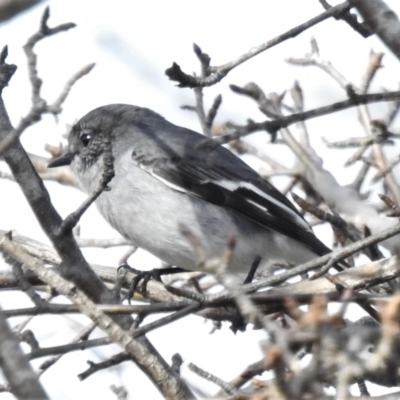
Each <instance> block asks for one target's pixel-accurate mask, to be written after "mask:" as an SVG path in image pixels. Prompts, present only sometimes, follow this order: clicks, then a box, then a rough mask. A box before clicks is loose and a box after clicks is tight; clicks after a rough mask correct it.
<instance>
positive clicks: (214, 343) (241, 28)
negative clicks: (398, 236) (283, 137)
mask: <svg viewBox="0 0 400 400" xmlns="http://www.w3.org/2000/svg"><path fill="white" fill-rule="evenodd" d="M336 3H338V2H336ZM336 3H335V4H336ZM387 3H388V4H389V5H390V6H391V7H392V8H393V9H394V10H395V11H397V13H398V14H400V4H399V3H398V2H396V0H391V1H387ZM45 5H49V6H50V19H49V25H50V26H55V25H58V24H60V23H65V22H74V23H76V24H77V27H76V28H75V29H72V30H70V31H68V32H64V33H61V34H59V35H56V36H53V37H51V38H48V39H46V40H44V41H43V42H40V43H39V44H38V45H37V48H36V53H37V55H38V70H39V75H40V76H41V77H42V79H43V90H42V93H43V96H44V98H46V99H47V100H48V102H49V103H51V102H52V101H53V100H54V99H55V98H56V97H57V96H58V94H59V93H60V90H61V88H62V87H63V85H64V83H65V82H66V81H67V80H68V79H69V78H70V76H72V75H73V74H74V73H75V72H76V71H77V70H79V69H80V68H82V67H83V66H85V65H87V64H89V63H93V62H95V63H96V66H95V68H94V69H93V71H92V72H91V73H90V74H89V75H88V76H86V77H85V78H83V79H82V80H80V81H79V82H78V83H77V84H76V85H75V87H74V88H73V90H72V92H71V94H70V96H69V97H68V99H67V100H66V102H65V103H64V105H63V113H62V114H61V115H60V116H59V119H58V121H55V120H54V118H53V117H51V116H45V117H44V118H43V120H42V121H41V122H40V123H39V124H37V125H35V126H33V127H31V128H30V129H29V130H27V131H26V132H25V133H24V135H23V137H22V139H21V140H22V143H23V144H24V146H25V147H26V149H27V150H28V151H29V152H32V153H36V154H41V155H47V153H46V152H45V150H44V144H45V143H49V144H52V145H58V144H59V143H60V142H63V143H65V139H64V138H63V135H64V134H65V132H66V131H67V126H68V125H70V124H72V123H74V122H75V121H76V120H77V119H79V118H80V117H81V116H83V115H85V114H86V113H87V112H88V111H90V110H92V109H94V108H96V107H99V106H102V105H105V104H111V103H128V104H135V105H139V106H143V107H149V108H151V109H153V110H155V111H157V112H158V113H160V114H162V115H163V116H164V117H166V118H167V119H168V120H170V121H171V122H173V123H175V124H178V125H182V126H185V127H188V128H191V129H194V130H197V131H199V130H200V125H199V122H198V120H197V119H196V116H195V115H194V113H192V112H189V111H185V110H182V109H181V106H182V105H188V104H189V105H193V104H194V94H193V92H192V91H191V90H190V89H181V88H178V87H177V86H176V84H175V83H174V82H171V81H169V80H168V78H167V77H166V75H165V73H164V71H165V69H167V68H168V67H170V66H171V65H172V63H173V62H177V63H178V64H179V65H180V66H181V67H182V69H183V70H184V71H186V72H188V73H192V72H196V73H199V71H200V68H199V63H198V60H197V58H196V56H195V55H194V53H193V51H192V46H193V43H196V44H198V45H199V46H200V47H201V48H202V50H203V51H204V52H206V53H208V54H209V55H210V57H211V64H212V65H220V64H224V63H226V62H228V61H230V60H232V59H234V58H236V57H238V56H239V55H241V54H243V53H245V52H247V51H249V50H250V49H251V48H252V47H253V46H256V45H259V44H261V43H263V42H265V41H266V40H269V39H271V38H273V37H275V36H276V35H278V34H280V33H283V32H285V31H286V30H288V29H290V28H292V27H294V26H296V25H298V24H300V23H303V22H304V21H306V20H308V19H310V18H312V17H314V16H316V15H318V14H320V13H321V12H322V11H323V10H322V7H321V5H320V3H319V2H318V1H317V0H303V1H298V0H280V1H272V0H267V1H265V0H263V1H262V0H248V1H246V2H232V1H227V0H219V1H217V2H216V1H211V0H202V1H194V0H192V1H191V2H188V1H184V0H170V1H162V0H148V1H145V2H144V1H135V0H133V1H127V0H114V1H113V2H109V1H105V0H97V1H96V0H83V1H82V0H69V1H62V0H52V1H47V2H44V3H42V4H40V5H39V6H37V7H34V8H32V9H30V10H29V11H27V12H24V13H23V14H21V15H20V16H18V17H16V18H14V19H12V20H10V21H8V22H6V23H3V24H2V25H0V46H1V47H2V46H4V45H8V49H9V56H8V59H7V61H8V62H9V63H14V64H16V65H17V66H18V69H17V72H16V73H15V75H14V77H13V78H12V81H11V83H10V86H9V87H8V88H7V89H6V90H5V92H4V99H5V102H6V106H7V110H8V112H9V115H10V117H11V120H12V122H13V123H14V124H17V123H18V122H19V120H20V118H21V117H23V116H24V115H25V114H26V113H27V111H28V110H29V107H30V89H29V85H28V77H27V68H26V59H25V56H24V53H23V50H22V46H23V44H24V43H25V42H26V40H27V38H28V37H29V36H30V35H31V34H33V33H34V32H35V31H36V30H37V28H38V26H39V21H40V17H41V15H42V13H43V9H44V7H45ZM311 37H314V38H315V39H316V40H317V42H318V45H319V48H320V52H321V54H322V56H323V57H324V58H326V59H327V60H330V61H331V62H332V64H333V65H334V66H335V67H336V68H337V69H338V70H339V71H341V73H342V74H343V75H345V76H346V77H347V79H348V80H349V81H351V82H353V83H354V84H356V85H357V84H358V83H359V82H360V79H361V76H362V74H363V72H364V70H365V68H366V65H367V63H368V56H369V53H370V51H371V49H373V50H374V51H383V52H384V53H385V56H384V60H383V65H384V68H383V69H382V70H381V71H380V72H379V74H378V76H377V78H376V80H375V81H374V83H373V85H372V87H371V90H372V91H381V90H383V89H388V90H396V89H397V88H398V84H399V80H398V60H397V59H395V57H394V56H392V55H391V54H390V52H389V51H388V50H387V49H386V48H385V47H384V46H383V45H382V44H381V43H380V41H379V39H377V38H376V37H370V38H368V39H364V38H362V37H361V36H359V35H358V34H357V33H356V32H354V31H353V30H352V29H351V28H350V27H348V26H347V25H346V24H345V23H344V22H340V21H336V20H328V21H325V22H323V23H322V24H319V25H317V26H316V27H314V28H312V29H310V30H308V31H306V32H304V33H303V34H301V35H299V36H298V37H296V38H294V39H290V40H288V41H286V42H284V43H283V44H281V45H279V46H277V47H275V48H272V49H270V50H268V51H267V52H265V53H263V54H261V55H259V56H257V57H255V58H253V59H252V60H250V61H249V62H247V63H245V64H243V65H241V66H239V67H238V68H236V69H235V70H233V71H232V72H231V73H230V74H229V75H228V76H227V77H226V78H225V79H224V80H223V81H222V82H221V83H220V84H219V85H216V86H213V87H211V88H207V89H205V90H204V98H205V104H206V107H210V105H211V104H212V102H213V99H214V98H215V96H216V95H218V94H222V96H223V102H222V106H221V108H220V111H219V113H218V116H217V120H216V123H218V124H222V123H224V122H226V121H232V122H235V123H238V124H243V123H245V122H246V120H247V119H248V118H251V119H254V120H255V121H262V120H263V119H264V118H263V115H262V114H261V113H260V112H259V111H258V109H257V106H256V105H255V104H254V103H253V102H251V101H250V100H248V99H246V98H244V97H242V96H239V95H236V94H233V93H232V92H231V90H230V89H229V85H230V84H235V85H238V86H243V85H245V84H246V83H248V82H251V81H252V82H256V83H257V84H258V85H259V86H260V87H261V88H262V89H263V90H264V91H265V92H266V93H270V92H277V93H282V92H284V91H285V90H287V89H288V88H290V87H291V86H292V85H293V83H294V81H296V80H297V81H299V82H300V84H301V85H302V88H303V92H304V96H305V105H306V108H308V109H310V108H314V107H318V106H322V105H326V104H329V103H332V102H335V101H340V100H343V99H344V98H345V93H344V92H343V90H342V89H340V87H339V86H338V85H337V84H336V83H335V82H334V81H333V79H332V78H331V77H329V76H327V75H326V74H325V73H323V72H321V71H320V70H318V69H316V68H313V67H307V68H305V67H296V66H292V65H289V64H288V63H287V62H286V61H285V60H286V59H287V58H289V57H300V58H301V57H302V56H304V54H306V53H307V52H309V51H310V39H311ZM371 110H372V115H373V117H374V116H379V115H380V114H379V113H381V112H382V111H384V110H385V104H379V105H377V106H373V107H371ZM308 128H309V131H310V135H311V140H312V143H313V146H314V148H315V149H316V151H317V153H318V154H319V155H321V156H322V157H323V160H324V166H325V167H326V168H327V169H329V170H331V171H334V173H335V176H336V177H337V179H338V180H339V182H340V183H341V184H343V185H344V184H348V183H350V182H351V181H352V179H354V176H355V174H356V172H357V170H358V168H359V166H358V167H353V168H347V169H345V168H344V167H343V166H342V165H343V163H344V161H345V159H346V157H348V156H349V155H350V154H351V150H350V151H348V150H344V151H340V153H339V152H335V151H330V152H327V151H326V147H325V146H324V144H323V142H322V139H321V138H322V137H325V138H326V139H328V140H332V141H333V140H340V139H344V138H348V137H349V136H362V135H363V131H362V128H361V125H360V124H359V122H358V120H357V114H356V111H355V110H347V111H344V112H341V113H338V114H335V115H331V116H327V117H324V118H317V119H314V120H312V121H310V122H309V123H308ZM248 140H249V141H250V142H251V143H253V144H256V145H257V146H258V147H259V148H260V149H261V150H262V151H266V152H267V153H269V154H270V155H272V156H274V157H276V159H278V160H279V161H280V162H282V163H283V164H285V165H287V166H288V167H291V166H292V165H293V163H294V158H293V156H292V155H291V154H290V152H289V151H288V150H287V149H285V148H284V147H283V146H281V145H272V144H270V143H269V137H268V135H265V134H264V133H259V134H255V135H252V136H251V137H249V138H248ZM245 160H246V161H247V162H249V163H250V165H251V166H253V167H254V168H256V169H258V168H261V167H262V168H267V166H265V165H263V164H262V163H260V162H259V161H258V160H256V159H254V158H252V157H250V156H248V157H245ZM274 183H275V184H277V185H278V186H279V185H283V183H284V180H282V179H278V180H276V181H274ZM0 185H1V186H0V190H1V192H2V193H6V196H4V195H3V196H1V197H0V204H1V207H0V221H1V224H0V229H4V230H8V229H15V230H17V231H18V232H20V233H21V234H24V235H26V236H31V237H33V238H35V239H36V240H41V241H44V242H46V243H48V240H47V238H46V237H45V235H44V233H43V232H42V231H41V230H40V227H39V226H38V223H37V222H36V220H35V218H34V216H33V214H32V213H31V211H30V209H29V207H28V206H27V203H26V200H25V199H24V197H23V196H22V193H21V191H20V189H19V188H18V187H17V185H16V184H15V183H13V182H10V181H6V180H3V181H1V180H0ZM46 186H47V188H48V190H49V191H50V195H51V198H52V201H53V202H54V204H55V206H56V208H57V210H58V211H59V212H60V214H61V215H62V216H66V215H68V214H69V213H70V212H72V211H73V210H74V209H75V208H76V207H77V206H78V205H79V204H80V203H81V202H82V201H83V199H84V198H85V197H84V195H83V194H82V193H80V192H79V191H78V190H74V189H70V188H66V187H62V186H61V185H59V184H56V183H51V182H47V183H46ZM374 199H375V201H376V197H372V201H373V200H374ZM80 225H81V235H82V237H88V238H89V237H103V238H110V237H118V233H117V232H115V231H113V230H112V229H111V228H110V227H109V226H108V225H107V223H106V222H105V221H103V220H102V218H101V217H100V215H99V214H98V212H97V210H96V208H95V207H91V208H90V209H89V211H88V212H87V213H86V214H85V215H84V217H83V218H82V220H81V224H80ZM316 232H317V235H318V236H320V237H321V239H322V240H324V241H326V243H327V244H328V245H330V243H331V237H330V236H329V232H328V230H326V229H324V228H322V229H320V230H317V231H316ZM124 251H125V249H124V248H115V249H106V250H99V249H85V251H84V252H85V255H86V256H87V258H88V260H89V261H90V262H94V263H101V264H105V265H117V262H118V259H119V258H120V257H121V255H122V254H123V253H124ZM131 262H132V263H133V264H134V265H135V267H139V266H140V267H141V268H142V266H143V269H150V268H153V267H157V266H159V264H160V262H159V260H157V259H155V258H154V257H152V256H150V255H148V254H146V253H145V252H143V251H139V252H138V253H137V254H136V255H135V256H134V257H132V259H131ZM3 268H7V266H3ZM0 303H1V305H2V306H3V307H4V308H13V307H16V305H17V304H18V306H24V305H25V306H26V305H27V304H29V301H27V300H26V299H25V298H24V297H23V296H21V295H19V294H17V293H7V294H0ZM21 320H23V319H14V320H13V321H12V322H13V323H15V324H16V323H18V322H20V321H21ZM54 321H58V322H59V323H55V322H54ZM87 324H88V321H87V320H86V319H85V318H83V317H81V318H76V317H65V316H62V317H39V318H35V319H33V321H32V322H30V323H29V325H28V327H29V329H32V330H34V331H35V330H37V331H38V332H39V331H40V328H41V327H43V326H45V327H46V332H47V333H46V334H44V333H43V332H42V334H43V336H42V337H41V338H42V340H43V345H46V346H51V345H56V344H62V343H65V342H66V341H67V340H71V339H72V338H73V337H74V336H75V335H76V333H77V332H78V331H79V329H82V327H83V326H86V325H87ZM211 329H212V324H211V323H210V322H207V321H204V320H202V319H201V318H198V317H188V318H185V319H183V320H182V321H179V322H177V323H174V324H173V325H172V326H168V327H165V328H162V329H159V330H157V331H155V332H152V333H150V334H149V338H150V340H152V341H153V343H154V345H155V346H156V347H157V348H159V349H160V351H161V353H162V354H163V356H164V357H165V358H166V360H167V361H168V362H169V361H170V359H171V357H172V355H173V354H175V353H177V352H178V353H180V354H181V356H182V358H183V359H184V361H185V363H189V362H193V363H195V364H196V365H198V366H199V367H201V368H204V369H206V370H208V371H209V372H211V373H214V374H216V375H217V376H219V377H220V378H222V379H225V380H229V379H232V378H233V377H235V376H236V375H237V374H238V373H240V371H241V369H242V368H243V366H245V365H248V364H251V363H252V362H254V361H257V360H258V359H260V358H261V356H262V353H261V350H260V343H259V342H260V340H262V339H264V338H265V337H264V335H263V333H262V332H259V331H248V332H245V333H238V334H236V335H234V334H233V333H232V332H231V331H230V330H229V328H228V326H227V325H225V324H224V326H223V328H222V329H221V330H220V331H217V332H215V333H213V334H212V335H210V334H209V332H210V331H211ZM99 335H100V334H99ZM233 349H234V352H233V351H232V350H233ZM117 351H118V348H117V347H116V346H109V347H104V348H100V349H96V350H93V351H92V352H90V353H89V352H75V353H72V354H69V355H66V356H64V357H63V358H62V360H61V361H60V362H59V363H57V365H56V366H54V367H52V368H51V369H50V370H49V371H48V372H46V373H45V374H44V375H43V377H42V379H41V382H42V383H43V385H44V386H45V388H46V390H47V391H48V393H49V395H50V397H51V398H54V399H65V400H68V399H74V398H76V396H78V395H79V397H80V398H84V397H86V396H90V397H91V398H101V399H115V395H114V394H113V393H112V392H111V390H110V389H109V386H110V385H112V384H114V385H124V386H125V387H126V389H127V390H128V392H130V398H132V399H133V398H143V396H144V395H146V397H147V398H151V399H158V398H161V396H160V395H159V394H158V392H157V391H156V390H155V389H154V388H153V386H152V385H151V383H150V382H148V381H147V378H145V377H144V376H143V374H142V373H141V372H140V371H138V369H137V368H135V367H134V366H119V367H116V368H114V369H112V370H111V371H110V372H108V371H103V372H99V373H97V374H95V375H93V376H92V377H90V378H89V379H87V380H86V381H84V382H80V381H79V380H78V379H77V374H78V373H80V372H82V371H83V370H85V369H86V368H87V364H86V361H87V360H88V359H91V360H93V361H99V360H103V359H106V358H107V357H109V356H110V355H112V354H114V353H115V352H117ZM41 361H43V360H39V362H36V361H35V363H34V365H39V364H40V362H41ZM185 365H186V364H185ZM183 376H184V377H186V378H187V379H188V380H189V381H190V382H191V383H192V384H193V385H196V386H198V387H202V390H204V392H205V393H207V394H212V393H215V391H216V390H217V388H216V387H215V386H214V385H212V384H210V383H206V382H204V381H203V380H201V379H200V378H197V377H196V376H195V375H194V374H192V373H191V372H190V371H188V369H187V367H186V366H184V369H183ZM2 396H3V397H4V398H7V395H4V394H3V395H2ZM3 397H2V398H3ZM9 398H11V396H9Z"/></svg>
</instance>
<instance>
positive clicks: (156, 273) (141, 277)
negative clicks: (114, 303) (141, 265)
mask: <svg viewBox="0 0 400 400" xmlns="http://www.w3.org/2000/svg"><path fill="white" fill-rule="evenodd" d="M120 268H124V269H126V270H128V271H131V272H133V273H134V274H136V276H135V277H134V278H133V279H132V282H131V284H130V286H129V292H128V301H129V303H130V299H131V298H132V296H133V294H134V293H135V292H136V291H138V292H140V293H141V294H143V295H144V296H145V295H146V292H147V283H148V282H149V280H150V279H151V278H153V279H154V280H156V281H158V282H161V283H162V280H161V276H162V275H170V274H177V273H179V272H187V271H186V270H185V269H182V268H178V267H172V266H168V267H166V268H154V269H152V270H151V271H141V270H138V269H136V268H132V267H130V266H129V265H128V264H127V263H123V264H121V265H120V266H119V267H118V270H119V269H120ZM141 281H142V283H141V284H140V285H139V283H140V282H141Z"/></svg>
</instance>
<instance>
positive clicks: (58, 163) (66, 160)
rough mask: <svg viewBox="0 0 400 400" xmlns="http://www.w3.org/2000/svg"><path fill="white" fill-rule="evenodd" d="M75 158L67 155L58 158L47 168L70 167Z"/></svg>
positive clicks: (70, 154)
mask: <svg viewBox="0 0 400 400" xmlns="http://www.w3.org/2000/svg"><path fill="white" fill-rule="evenodd" d="M73 158H74V154H72V153H66V154H64V155H63V156H60V157H57V158H55V159H54V160H51V161H50V162H49V164H48V165H47V168H54V167H63V166H65V165H70V164H71V162H72V159H73Z"/></svg>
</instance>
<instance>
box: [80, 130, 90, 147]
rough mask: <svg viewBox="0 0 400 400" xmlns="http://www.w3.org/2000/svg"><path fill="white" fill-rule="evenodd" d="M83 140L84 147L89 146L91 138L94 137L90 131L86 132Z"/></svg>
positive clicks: (82, 137)
mask: <svg viewBox="0 0 400 400" xmlns="http://www.w3.org/2000/svg"><path fill="white" fill-rule="evenodd" d="M80 139H81V142H82V144H83V146H84V147H87V146H88V144H89V143H90V140H91V139H92V135H91V134H90V133H84V134H83V135H82V136H81V137H80Z"/></svg>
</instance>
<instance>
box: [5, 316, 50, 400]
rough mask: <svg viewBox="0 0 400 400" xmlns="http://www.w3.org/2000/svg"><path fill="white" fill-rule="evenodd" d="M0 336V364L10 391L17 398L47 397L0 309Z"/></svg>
mask: <svg viewBox="0 0 400 400" xmlns="http://www.w3.org/2000/svg"><path fill="white" fill-rule="evenodd" d="M0 338H1V340H0V365H1V369H2V371H3V373H4V375H5V377H6V379H7V381H8V383H9V385H10V389H11V392H12V393H13V394H14V395H15V396H16V397H17V398H19V399H28V398H31V399H32V398H34V399H48V396H47V394H46V392H45V391H44V389H43V388H42V386H41V385H40V383H39V380H38V378H37V376H36V373H35V372H34V371H33V369H32V367H31V366H30V364H29V361H28V358H27V357H26V355H25V354H24V353H23V352H22V350H21V348H20V346H19V341H18V339H17V338H16V337H15V335H14V334H13V333H12V331H11V328H10V326H9V325H8V323H7V319H6V317H5V316H4V314H3V313H2V312H1V310H0Z"/></svg>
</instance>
